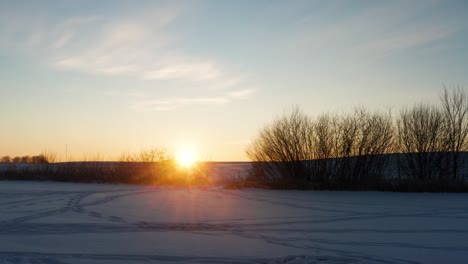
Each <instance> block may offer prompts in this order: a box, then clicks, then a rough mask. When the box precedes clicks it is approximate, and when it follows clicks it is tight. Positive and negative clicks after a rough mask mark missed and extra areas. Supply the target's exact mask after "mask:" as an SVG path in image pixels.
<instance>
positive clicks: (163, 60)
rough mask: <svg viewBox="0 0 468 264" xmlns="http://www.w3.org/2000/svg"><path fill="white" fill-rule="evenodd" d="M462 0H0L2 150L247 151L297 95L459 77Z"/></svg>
mask: <svg viewBox="0 0 468 264" xmlns="http://www.w3.org/2000/svg"><path fill="white" fill-rule="evenodd" d="M467 11H468V4H467V3H466V1H437V0H433V1H430V0H427V1H312V0H308V1H166V2H165V1H160V2H158V1H0V120H1V121H2V129H1V130H0V136H1V138H2V140H1V142H0V155H26V154H37V153H40V152H41V151H52V152H57V153H58V154H59V156H60V155H63V154H64V149H65V145H68V148H69V154H70V155H71V156H73V157H74V158H75V159H81V158H84V157H85V156H86V157H88V158H92V157H94V156H96V155H97V154H99V155H100V156H101V157H103V158H104V159H116V158H118V156H119V155H120V154H121V153H123V152H128V151H130V152H132V151H138V150H140V149H142V148H147V147H150V146H165V147H168V148H169V149H177V148H183V147H190V148H193V149H195V150H196V151H197V152H198V153H199V155H200V156H202V157H203V158H205V159H211V160H244V159H246V157H245V155H244V150H245V147H246V145H247V144H248V142H249V140H250V139H251V138H252V137H254V136H255V134H256V132H257V131H258V129H259V128H261V127H262V126H263V125H264V124H265V123H266V122H268V121H269V120H271V119H272V118H274V117H276V116H278V115H280V114H282V113H283V112H284V111H287V110H288V109H291V107H292V106H293V105H297V106H300V107H301V108H302V109H303V110H304V111H305V112H307V113H310V114H312V115H316V114H320V113H322V112H330V111H332V112H336V111H338V112H340V111H349V110H351V109H352V108H353V107H355V106H360V105H364V106H367V107H369V108H371V109H386V108H389V107H391V108H392V109H395V110H397V111H398V109H400V108H401V107H403V106H406V105H408V104H412V103H416V102H421V101H422V102H431V101H434V100H437V96H438V91H439V90H440V88H441V87H442V86H443V85H460V86H464V87H468V75H467V74H466V69H467V66H468V52H467V48H466V47H468V21H467V20H468V16H466V13H467Z"/></svg>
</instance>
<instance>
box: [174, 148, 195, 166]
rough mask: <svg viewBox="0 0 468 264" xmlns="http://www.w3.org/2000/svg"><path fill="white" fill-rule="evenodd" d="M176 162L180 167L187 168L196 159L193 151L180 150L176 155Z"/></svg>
mask: <svg viewBox="0 0 468 264" xmlns="http://www.w3.org/2000/svg"><path fill="white" fill-rule="evenodd" d="M176 160H177V163H178V164H179V166H180V167H184V168H188V167H191V166H192V165H193V164H194V163H195V162H196V157H195V154H194V152H193V151H190V150H182V151H179V152H178V153H177V155H176Z"/></svg>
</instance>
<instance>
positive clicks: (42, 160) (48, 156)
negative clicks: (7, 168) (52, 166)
mask: <svg viewBox="0 0 468 264" xmlns="http://www.w3.org/2000/svg"><path fill="white" fill-rule="evenodd" d="M55 158H56V155H55V154H53V153H43V154H40V155H37V156H21V157H19V156H16V157H13V158H12V157H10V156H3V157H1V158H0V162H2V163H35V164H46V163H53V162H55Z"/></svg>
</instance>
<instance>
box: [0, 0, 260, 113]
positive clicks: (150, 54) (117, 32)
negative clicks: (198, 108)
mask: <svg viewBox="0 0 468 264" xmlns="http://www.w3.org/2000/svg"><path fill="white" fill-rule="evenodd" d="M187 10H188V9H187V8H186V7H184V6H180V5H177V6H176V5H170V4H168V5H164V6H158V7H151V8H146V9H145V10H143V11H142V10H139V12H128V14H125V11H124V12H123V13H124V14H123V15H122V14H120V15H119V16H118V17H117V16H111V15H102V16H101V15H92V16H77V17H71V18H67V19H65V20H63V21H52V20H47V19H40V16H35V15H34V14H30V15H29V16H22V15H18V14H17V15H16V17H15V15H14V14H13V15H10V16H9V17H10V19H11V21H19V22H20V23H18V24H16V27H15V26H8V27H7V26H5V24H4V25H3V26H2V25H0V35H3V36H5V35H6V37H4V39H5V40H9V41H10V42H11V43H14V44H18V43H26V42H27V43H29V44H28V46H29V47H33V48H34V49H35V51H36V52H37V54H38V55H39V56H40V57H43V58H42V60H43V61H48V66H50V67H51V68H53V69H55V70H57V71H74V72H81V73H86V74H92V75H103V76H127V77H130V78H135V79H139V80H144V81H148V82H158V81H165V82H167V81H175V82H178V83H182V84H183V85H184V87H187V86H193V87H195V88H194V89H198V91H195V92H194V94H197V93H198V94H203V93H206V91H210V90H211V91H213V90H216V91H218V93H221V95H220V96H207V97H203V96H196V97H191V98H181V97H177V96H174V97H168V98H167V99H162V100H147V101H141V102H139V103H134V104H133V105H132V108H133V109H147V110H148V109H153V110H171V109H178V108H181V107H184V106H191V105H213V104H226V103H229V102H231V101H233V100H241V99H244V98H248V97H250V95H252V94H253V92H252V91H253V90H252V91H250V90H249V91H247V90H246V89H245V88H243V86H244V85H246V84H245V79H244V78H243V77H242V76H240V75H239V74H238V73H233V72H230V71H229V70H228V69H226V67H224V66H223V63H222V62H221V61H219V60H216V58H207V57H201V56H197V55H196V54H191V53H188V52H186V51H184V48H183V43H180V41H178V37H179V36H178V35H177V34H176V33H174V32H173V31H172V30H171V26H172V25H174V24H176V23H177V21H178V19H179V18H180V17H181V16H183V15H184V14H185V13H186V12H188V11H187ZM3 20H4V19H1V18H0V22H3ZM38 21H40V23H39V22H38ZM1 24H3V23H1ZM0 44H1V43H0ZM171 89H174V86H171ZM229 91H233V92H229ZM140 92H141V93H144V91H140ZM150 94H151V96H154V93H150ZM165 94H167V93H165ZM174 94H177V93H174ZM148 96H150V95H148Z"/></svg>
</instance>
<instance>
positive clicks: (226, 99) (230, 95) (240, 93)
mask: <svg viewBox="0 0 468 264" xmlns="http://www.w3.org/2000/svg"><path fill="white" fill-rule="evenodd" d="M255 92H256V89H254V88H251V89H244V90H235V91H230V92H226V93H224V94H222V95H217V96H205V97H167V98H163V99H156V100H140V101H137V102H135V103H133V104H132V106H131V108H132V109H134V110H137V111H142V112H144V111H170V110H176V109H179V108H183V107H187V106H196V105H223V104H227V103H230V102H232V101H234V100H242V99H246V98H248V97H250V96H251V95H253V94H254V93H255Z"/></svg>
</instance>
